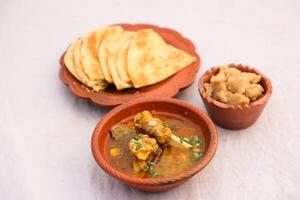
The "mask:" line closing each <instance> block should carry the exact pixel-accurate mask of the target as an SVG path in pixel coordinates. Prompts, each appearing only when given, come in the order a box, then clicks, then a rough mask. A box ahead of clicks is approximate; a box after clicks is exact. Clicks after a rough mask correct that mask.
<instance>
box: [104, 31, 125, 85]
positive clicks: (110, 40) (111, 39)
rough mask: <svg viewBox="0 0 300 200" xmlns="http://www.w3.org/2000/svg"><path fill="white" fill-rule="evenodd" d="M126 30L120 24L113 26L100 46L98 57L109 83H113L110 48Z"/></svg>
mask: <svg viewBox="0 0 300 200" xmlns="http://www.w3.org/2000/svg"><path fill="white" fill-rule="evenodd" d="M123 32H124V30H123V29H122V28H121V27H120V26H112V27H110V29H109V31H107V32H106V36H105V37H104V38H103V42H102V43H101V44H100V46H99V48H98V58H99V61H100V66H101V70H102V72H103V75H104V78H105V80H106V81H107V82H108V83H113V79H112V76H111V73H110V69H109V68H110V66H109V64H108V56H109V52H108V51H109V49H110V48H111V47H112V46H113V45H114V44H115V42H116V41H117V40H118V38H119V37H120V36H121V35H122V33H123Z"/></svg>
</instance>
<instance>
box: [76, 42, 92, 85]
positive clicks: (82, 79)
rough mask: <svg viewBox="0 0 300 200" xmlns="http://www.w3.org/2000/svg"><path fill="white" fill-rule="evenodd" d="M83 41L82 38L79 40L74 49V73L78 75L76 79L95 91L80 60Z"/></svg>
mask: <svg viewBox="0 0 300 200" xmlns="http://www.w3.org/2000/svg"><path fill="white" fill-rule="evenodd" d="M82 43H83V40H82V38H80V39H78V40H77V41H76V43H75V47H74V54H73V61H74V72H75V74H76V78H77V79H78V80H79V81H80V82H82V83H83V84H85V85H86V86H88V87H91V88H93V89H94V87H93V86H94V85H93V83H92V81H91V80H90V79H89V77H88V75H87V74H86V73H85V71H84V69H83V67H82V64H81V59H80V52H81V47H82Z"/></svg>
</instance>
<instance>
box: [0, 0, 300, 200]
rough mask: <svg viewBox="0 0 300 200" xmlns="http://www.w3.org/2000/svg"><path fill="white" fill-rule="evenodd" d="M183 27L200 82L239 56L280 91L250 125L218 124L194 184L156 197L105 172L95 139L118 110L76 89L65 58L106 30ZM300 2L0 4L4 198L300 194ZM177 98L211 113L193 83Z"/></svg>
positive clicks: (0, 182)
mask: <svg viewBox="0 0 300 200" xmlns="http://www.w3.org/2000/svg"><path fill="white" fill-rule="evenodd" d="M120 22H131V23H138V22H147V23H153V24H157V25H161V26H166V27H170V28H174V29H175V30H178V31H179V32H181V33H182V34H183V35H185V36H186V37H188V38H190V39H191V40H192V41H193V42H194V43H195V45H196V47H197V50H198V53H199V54H200V55H201V57H202V61H203V63H202V66H201V68H200V71H199V72H198V74H197V79H196V80H198V78H199V76H200V75H201V74H203V73H204V71H205V70H207V69H209V68H210V67H212V66H215V65H220V64H224V63H230V62H236V63H243V64H249V65H251V66H253V67H256V68H258V69H259V70H261V71H262V72H263V73H265V74H266V75H267V76H268V77H269V78H270V79H271V80H272V83H273V86H274V92H273V96H272V97H271V100H270V102H269V103H268V105H267V107H266V108H265V110H264V112H263V114H262V115H261V117H260V119H259V120H258V121H257V123H256V124H255V125H253V126H252V127H250V128H248V129H246V130H241V131H230V130H224V129H221V128H219V138H220V141H219V148H218V151H217V154H216V156H215V158H214V160H213V161H212V162H211V163H210V164H209V165H208V167H207V168H205V169H204V170H203V171H202V172H201V173H199V174H198V175H196V176H195V177H193V178H192V179H191V180H190V181H188V182H187V183H186V184H184V185H182V186H180V187H178V188H176V189H174V190H172V191H169V192H165V193H160V194H146V193H142V192H139V191H136V190H134V189H131V188H128V187H127V186H124V185H123V184H121V183H119V182H118V181H116V180H114V179H112V178H110V177H109V176H108V175H106V174H105V173H104V172H103V171H102V170H101V169H100V168H98V166H97V165H96V163H95V161H94V160H93V157H92V154H91V150H90V139H91V134H92V131H93V129H94V127H95V125H96V123H97V122H98V121H99V120H100V119H101V117H102V116H103V115H104V114H105V113H106V112H108V111H109V109H107V108H100V107H97V106H95V105H93V104H92V103H89V102H87V101H84V100H81V99H79V98H76V97H74V96H73V95H72V94H71V93H70V92H69V91H68V89H67V88H66V87H65V86H64V85H63V84H62V83H61V81H60V80H59V78H58V70H59V64H58V60H59V57H60V56H61V54H62V53H63V52H64V50H65V49H66V47H67V46H68V45H69V43H70V42H71V41H72V40H74V39H75V38H76V37H79V36H81V35H82V34H84V33H85V32H87V31H89V30H91V29H94V28H96V27H99V26H105V25H109V24H113V23H120ZM299 52H300V1H297V0H294V1H290V0H286V1H284V0H282V1H279V0H277V1H275V0H262V1H258V0H251V1H248V0H247V1H238V0H228V1H221V0H220V1H212V0H206V1H200V0H199V1H196V0H195V1H174V0H173V1H172V0H168V1H166V0H159V1H147V0H144V1H142V0H134V1H129V0H127V1H125V0H124V1H121V0H119V1H116V0H114V1H112V0H106V1H99V0H94V1H75V0H68V1H66V0H65V1H63V0H61V1H60V0H51V1H50V0H49V1H46V0H36V1H34V0H28V1H25V0H19V1H17V0H0V68H1V76H0V95H1V96H0V199H1V200H10V199H18V200H19V199H22V200H23V199H25V200H27V199H28V200H29V199H30V200H44V199H51V200H54V199H55V200H56V199H59V200H60V199H64V200H65V199H72V200H75V199H102V200H104V199H130V200H135V199H143V200H147V199H157V200H169V199H173V200H174V199H185V200H189V199H205V200H211V199H215V200H217V199H218V200H219V199H231V200H235V199H236V200H243V199H255V200H260V199H284V200H285V199H288V200H296V199H300V154H299V152H300V133H299V130H300V129H299V124H300V120H299V113H300V102H299V98H300V94H299V86H300V79H299V76H300V56H299ZM177 98H179V99H183V100H185V101H187V102H190V103H191V104H194V105H196V106H198V107H199V108H201V109H204V106H203V103H202V101H201V99H200V97H199V95H198V92H197V83H196V82H195V83H194V84H193V85H192V86H191V87H189V88H188V89H187V90H185V91H184V92H181V93H180V94H179V95H178V96H177Z"/></svg>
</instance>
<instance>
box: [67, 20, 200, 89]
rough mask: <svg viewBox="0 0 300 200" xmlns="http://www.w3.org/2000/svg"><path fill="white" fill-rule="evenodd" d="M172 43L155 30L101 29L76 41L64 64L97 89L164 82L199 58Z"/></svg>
mask: <svg viewBox="0 0 300 200" xmlns="http://www.w3.org/2000/svg"><path fill="white" fill-rule="evenodd" d="M195 60H196V59H195V57H193V56H191V55H189V54H187V53H186V52H184V51H182V50H179V49H177V48H175V47H173V46H171V45H168V44H167V43H166V42H165V41H164V40H163V39H162V38H161V37H160V35H159V34H157V33H156V32H154V31H153V30H152V29H143V30H139V31H136V32H131V31H125V30H124V29H123V28H122V27H120V26H110V27H105V28H100V29H97V30H94V31H92V32H90V33H87V34H86V35H84V36H83V37H81V38H79V39H78V40H76V41H75V42H73V43H72V44H71V45H70V46H69V48H68V50H67V52H66V54H65V56H64V63H65V65H66V67H67V69H68V70H69V71H70V72H71V74H73V76H74V77H75V78H76V79H78V80H79V81H80V82H82V83H83V84H84V85H86V86H88V87H90V88H92V89H93V90H95V91H97V92H98V91H100V90H104V89H105V88H106V87H107V86H108V85H109V84H114V85H115V86H116V88H117V89H118V90H122V89H125V88H132V87H134V88H140V87H144V86H148V85H152V84H155V83H157V82H160V81H162V80H164V79H166V78H168V77H170V76H172V75H173V74H175V73H176V72H178V71H179V70H181V69H182V68H184V67H186V66H188V65H189V64H191V63H193V62H194V61H195Z"/></svg>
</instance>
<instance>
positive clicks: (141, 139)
mask: <svg viewBox="0 0 300 200" xmlns="http://www.w3.org/2000/svg"><path fill="white" fill-rule="evenodd" d="M110 135H111V137H110V139H109V146H110V148H109V152H108V154H109V159H110V161H111V163H112V165H113V167H114V168H116V169H117V170H119V171H121V172H123V173H125V174H128V175H131V176H136V177H139V178H159V177H168V176H172V175H176V174H178V173H180V172H182V171H184V170H187V169H188V168H190V167H191V166H193V165H194V164H195V163H196V161H197V160H199V159H200V158H201V157H202V156H203V154H204V151H205V144H204V140H203V135H202V134H201V131H200V130H199V128H198V127H197V126H196V125H195V124H193V123H191V122H189V121H184V120H182V119H178V118H175V117H173V116H168V115H153V114H152V113H151V112H149V111H147V110H145V111H143V112H140V113H138V114H137V115H136V116H135V117H134V119H133V120H131V121H128V122H126V123H119V124H116V125H114V126H113V127H111V129H110Z"/></svg>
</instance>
